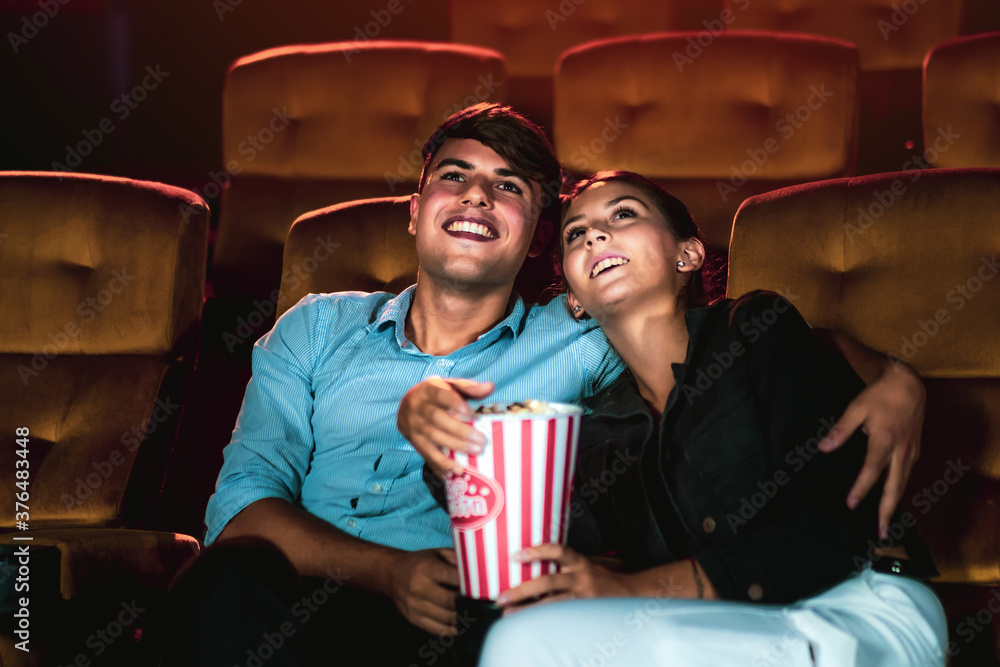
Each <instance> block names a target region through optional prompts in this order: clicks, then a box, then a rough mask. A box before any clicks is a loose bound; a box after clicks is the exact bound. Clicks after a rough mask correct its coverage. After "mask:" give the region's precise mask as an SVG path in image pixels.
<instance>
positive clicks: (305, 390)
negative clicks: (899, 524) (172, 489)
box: [167, 104, 898, 665]
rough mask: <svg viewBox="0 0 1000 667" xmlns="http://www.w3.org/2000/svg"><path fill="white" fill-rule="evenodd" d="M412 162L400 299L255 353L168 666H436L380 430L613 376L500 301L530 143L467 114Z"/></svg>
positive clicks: (534, 317) (535, 246)
mask: <svg viewBox="0 0 1000 667" xmlns="http://www.w3.org/2000/svg"><path fill="white" fill-rule="evenodd" d="M424 155H425V165H424V170H423V173H422V174H421V179H420V184H419V187H418V193H417V194H415V195H414V196H413V198H412V200H411V205H410V212H411V220H410V226H409V229H410V233H411V234H413V235H414V236H415V239H416V247H417V254H418V258H419V260H420V269H419V274H418V279H417V284H416V285H415V286H414V287H411V288H408V289H407V290H405V291H404V292H403V293H402V294H400V295H399V296H397V297H393V295H389V294H384V293H379V294H361V293H339V294H326V295H310V296H308V297H306V298H305V299H303V300H302V301H301V302H300V303H299V304H297V305H296V306H295V307H294V308H292V309H290V310H289V311H288V312H287V313H286V314H285V315H283V316H282V317H281V318H280V320H279V321H278V323H277V324H276V325H275V327H274V329H273V330H272V331H271V332H270V333H268V334H267V335H266V336H264V337H263V338H262V339H261V340H260V341H258V343H257V344H256V345H255V348H254V354H253V379H252V380H251V382H250V384H249V385H248V387H247V393H246V397H245V399H244V404H243V408H242V410H241V412H240V416H239V418H238V421H237V425H236V429H235V431H234V433H233V438H232V442H231V443H230V445H229V446H228V447H227V448H226V451H225V463H224V465H223V469H222V471H221V473H220V475H219V481H218V484H217V487H216V493H215V495H214V496H213V497H212V499H211V500H210V502H209V506H208V511H207V516H206V523H207V526H208V533H207V536H206V540H205V541H206V545H213V544H214V543H216V542H218V543H219V544H218V546H212V547H211V548H209V549H207V550H206V552H205V553H204V554H203V555H202V556H201V557H200V558H199V559H198V560H197V561H196V563H195V564H194V566H193V567H191V568H190V570H189V571H188V572H187V573H185V574H183V575H182V576H181V577H180V578H179V580H178V581H177V582H176V583H175V586H174V588H173V591H172V593H171V610H170V613H171V614H172V617H173V619H174V621H173V623H174V625H175V626H176V627H175V628H173V632H174V636H176V637H178V638H179V640H178V641H177V642H176V643H175V645H173V646H172V647H171V649H170V651H168V656H167V664H185V665H201V664H205V665H209V664H212V665H216V664H226V665H230V664H241V665H249V664H251V663H252V659H257V660H261V659H265V658H266V659H267V660H268V664H269V665H300V664H312V663H311V661H312V660H316V659H319V658H321V657H323V658H325V659H326V660H328V661H331V662H336V658H337V657H339V656H344V655H354V654H355V653H354V651H355V650H358V649H360V650H363V651H364V654H365V655H366V656H367V657H368V660H369V661H370V662H374V663H376V664H433V663H434V662H437V661H438V660H444V659H445V657H444V649H446V648H447V647H449V646H451V644H452V643H453V640H452V636H453V635H456V634H462V633H464V632H465V631H467V630H468V627H469V625H470V624H472V623H473V622H474V621H473V618H474V617H473V616H472V615H469V614H464V615H456V611H455V587H456V586H457V574H456V570H455V566H454V557H453V554H452V552H451V549H450V546H451V538H450V531H449V524H448V519H447V516H446V515H445V513H444V512H443V510H441V509H440V508H439V506H438V505H437V504H436V503H435V501H434V500H433V498H432V497H431V495H430V493H429V492H428V490H427V488H426V486H425V485H424V482H423V479H422V469H423V460H422V459H421V457H420V455H418V454H417V453H416V452H415V451H414V450H413V448H412V447H411V446H410V445H409V444H408V443H407V442H406V441H405V440H404V439H403V438H402V436H401V435H400V434H399V433H398V432H397V431H396V412H397V407H398V405H399V401H400V399H401V398H402V397H403V395H404V394H405V393H406V392H407V390H408V389H410V388H411V387H412V386H414V385H416V384H418V383H419V382H421V381H423V380H425V379H426V378H428V377H430V376H440V375H445V376H449V377H453V378H478V379H482V380H487V379H488V380H490V381H491V384H488V385H475V384H473V385H469V386H468V387H469V391H471V392H472V393H477V392H478V393H479V394H480V395H482V394H485V393H486V392H489V391H492V397H493V398H495V399H496V400H498V401H512V400H519V399H521V398H524V397H525V396H531V397H534V398H539V399H542V400H550V401H566V402H576V401H579V400H580V399H581V398H582V397H583V396H585V395H589V394H592V393H594V392H596V391H597V390H598V389H600V388H601V387H603V386H604V385H605V384H607V383H608V382H610V381H611V380H612V379H614V377H615V376H616V375H617V374H618V372H619V371H620V368H621V365H620V363H621V362H620V361H619V360H618V358H617V357H616V356H615V355H614V354H613V353H611V352H610V351H609V349H608V347H607V342H606V339H605V338H604V336H603V334H602V333H601V332H600V331H599V330H598V329H597V328H596V324H594V323H593V322H578V321H576V320H574V319H573V318H572V317H569V316H568V314H567V313H566V311H565V307H564V305H563V303H562V300H561V299H556V300H554V301H553V302H552V303H550V304H549V305H548V306H544V307H540V306H526V305H525V304H524V303H523V302H522V301H521V299H520V298H519V297H517V296H516V294H513V293H512V286H513V282H514V277H515V275H516V274H517V272H518V270H519V269H520V267H521V265H522V263H523V261H524V259H525V257H526V256H528V255H537V254H538V253H539V252H541V250H542V248H543V247H544V246H545V241H546V238H547V236H548V234H549V230H550V227H549V222H548V221H549V220H552V219H554V216H553V215H552V212H553V211H554V210H555V209H556V208H557V207H558V201H557V196H556V193H557V192H558V183H559V164H558V162H557V161H556V159H555V157H554V156H553V153H552V148H551V146H550V145H549V143H548V141H547V139H546V138H545V136H544V133H542V131H541V130H540V129H539V128H538V127H537V126H535V125H533V124H532V123H530V122H529V121H527V120H525V119H524V118H523V117H521V116H520V115H518V114H516V113H514V112H513V111H511V110H510V109H509V108H505V107H501V106H499V105H496V104H480V105H477V106H474V107H470V108H469V109H466V110H464V111H462V112H459V113H458V114H455V115H454V116H452V117H451V118H449V119H448V120H447V121H445V123H444V124H443V125H442V126H441V127H440V128H439V129H438V130H437V131H436V132H435V133H434V135H433V136H432V137H431V139H430V140H429V141H428V142H427V144H426V145H425V147H424ZM546 209H548V211H546ZM540 217H541V218H542V222H539V218H540ZM452 386H453V385H448V387H447V390H448V391H452V389H451V387H452ZM454 386H461V383H460V382H458V381H455V383H454ZM851 430H853V429H851ZM897 449H898V448H897ZM883 465H884V464H883ZM882 467H883V466H882V465H880V466H878V470H879V471H880V470H881V468H882ZM876 476H877V472H876ZM869 486H870V485H869ZM897 500H898V498H897ZM894 504H895V502H894V503H893V505H894ZM298 577H303V578H305V581H306V585H305V593H302V592H301V591H300V589H299V588H297V586H298V585H299V582H298ZM310 591H312V593H311V594H310ZM307 612H308V613H307ZM276 633H277V634H276ZM470 634H471V633H470ZM265 654H267V656H265ZM439 664H442V663H439ZM443 664H446V663H443Z"/></svg>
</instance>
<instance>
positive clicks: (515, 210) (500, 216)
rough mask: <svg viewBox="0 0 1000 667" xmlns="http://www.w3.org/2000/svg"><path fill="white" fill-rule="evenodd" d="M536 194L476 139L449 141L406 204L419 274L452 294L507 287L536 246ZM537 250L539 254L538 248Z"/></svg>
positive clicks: (538, 197) (538, 191)
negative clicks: (460, 289) (451, 289)
mask: <svg viewBox="0 0 1000 667" xmlns="http://www.w3.org/2000/svg"><path fill="white" fill-rule="evenodd" d="M541 199H542V193H541V188H540V187H539V185H538V183H536V182H534V181H529V180H527V179H525V178H524V177H523V176H519V175H517V173H515V171H514V170H512V169H511V168H510V165H509V164H507V162H506V161H505V160H504V159H503V158H502V157H500V155H498V154H497V153H496V152H495V151H493V150H492V149H490V148H488V147H487V146H485V145H484V144H482V143H480V142H478V141H476V140H475V139H449V140H448V141H446V142H445V143H444V145H443V146H441V149H440V150H438V152H437V154H436V155H435V156H434V160H433V162H432V163H431V165H430V169H429V176H428V177H427V182H426V183H425V184H424V187H423V191H422V192H421V193H420V194H416V195H413V197H412V199H411V200H410V227H409V231H410V233H411V234H413V235H415V236H416V238H417V241H416V242H417V257H418V258H419V260H420V271H421V274H423V275H425V276H426V277H428V278H433V279H436V280H439V281H440V282H441V284H445V285H450V286H452V287H457V286H463V285H464V286H468V287H489V286H503V285H510V284H512V283H513V281H514V277H515V276H516V275H517V272H518V271H519V270H520V269H521V265H522V264H523V263H524V258H525V257H526V256H527V255H528V253H529V250H531V251H532V252H535V253H536V254H537V252H540V250H541V244H540V242H536V243H533V241H534V240H535V230H536V227H537V223H538V215H539V213H540V211H541ZM536 246H537V247H536Z"/></svg>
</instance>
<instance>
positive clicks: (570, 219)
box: [563, 195, 646, 229]
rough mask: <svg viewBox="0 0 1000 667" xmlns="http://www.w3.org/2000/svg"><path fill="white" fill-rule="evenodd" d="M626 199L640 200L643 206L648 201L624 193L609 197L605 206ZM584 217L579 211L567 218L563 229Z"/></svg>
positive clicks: (616, 203) (609, 206) (611, 205)
mask: <svg viewBox="0 0 1000 667" xmlns="http://www.w3.org/2000/svg"><path fill="white" fill-rule="evenodd" d="M626 199H631V200H632V201H634V202H638V203H640V204H642V206H643V207H645V206H646V202H644V201H642V200H641V199H639V198H638V197H633V196H632V195H622V196H621V197H615V198H614V199H609V200H608V201H606V202H605V203H604V208H605V209H608V208H612V207H613V206H617V205H618V204H620V203H622V202H623V201H625V200H626ZM583 217H584V215H583V213H579V214H577V215H574V216H573V217H572V218H566V222H564V223H563V229H565V228H566V225H568V224H570V223H571V222H576V221H577V220H581V219H583Z"/></svg>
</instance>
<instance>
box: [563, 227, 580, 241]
mask: <svg viewBox="0 0 1000 667" xmlns="http://www.w3.org/2000/svg"><path fill="white" fill-rule="evenodd" d="M580 236H583V227H570V228H569V229H567V230H566V234H565V236H564V240H565V242H566V243H569V242H570V241H572V240H573V239H575V238H577V237H580Z"/></svg>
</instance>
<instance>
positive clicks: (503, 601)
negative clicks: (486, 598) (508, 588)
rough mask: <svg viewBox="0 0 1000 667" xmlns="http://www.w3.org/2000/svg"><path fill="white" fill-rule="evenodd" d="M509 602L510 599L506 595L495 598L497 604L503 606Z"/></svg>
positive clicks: (502, 594)
mask: <svg viewBox="0 0 1000 667" xmlns="http://www.w3.org/2000/svg"><path fill="white" fill-rule="evenodd" d="M508 602H510V598H509V597H507V594H506V593H501V594H500V597H498V598H497V604H500V605H504V604H507V603H508Z"/></svg>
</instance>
